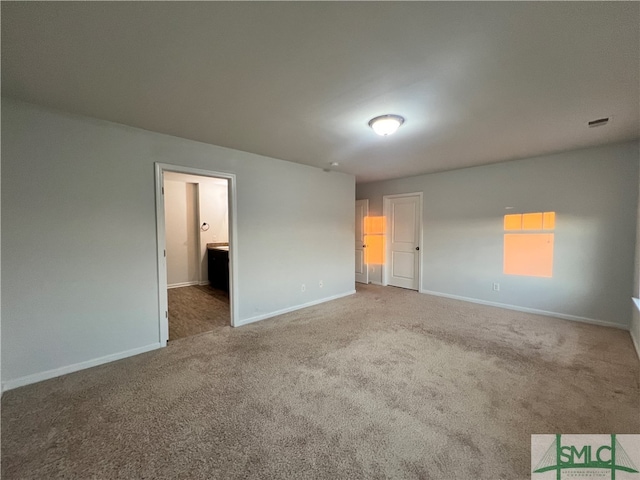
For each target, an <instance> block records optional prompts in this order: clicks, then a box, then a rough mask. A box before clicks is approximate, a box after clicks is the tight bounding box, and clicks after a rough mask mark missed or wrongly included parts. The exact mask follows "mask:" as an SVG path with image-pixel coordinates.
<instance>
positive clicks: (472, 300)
mask: <svg viewBox="0 0 640 480" xmlns="http://www.w3.org/2000/svg"><path fill="white" fill-rule="evenodd" d="M420 293H426V294H427V295H434V296H436V297H444V298H451V299H453V300H462V301H463V302H470V303H478V304H480V305H489V306H491V307H498V308H505V309H507V310H515V311H517V312H525V313H534V314H536V315H544V316H547V317H555V318H561V319H563V320H571V321H574V322H582V323H590V324H592V325H600V326H603V327H613V328H619V329H621V330H629V327H628V326H627V325H621V324H619V323H614V322H608V321H606V320H598V319H595V318H588V317H579V316H577V315H568V314H566V313H557V312H549V311H547V310H538V309H537V308H528V307H519V306H517V305H509V304H507V303H498V302H490V301H488V300H479V299H477V298H470V297H462V296H460V295H451V294H449V293H440V292H433V291H431V290H420Z"/></svg>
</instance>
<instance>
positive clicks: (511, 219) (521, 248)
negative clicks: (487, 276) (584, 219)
mask: <svg viewBox="0 0 640 480" xmlns="http://www.w3.org/2000/svg"><path fill="white" fill-rule="evenodd" d="M555 223H556V214H555V212H536V213H524V214H512V215H505V216H504V230H505V233H504V265H503V272H504V274H505V275H522V276H528V277H546V278H551V277H552V276H553V244H554V234H553V233H550V231H553V230H554V229H555Z"/></svg>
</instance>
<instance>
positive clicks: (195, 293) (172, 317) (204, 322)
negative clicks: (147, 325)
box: [167, 285, 231, 341]
mask: <svg viewBox="0 0 640 480" xmlns="http://www.w3.org/2000/svg"><path fill="white" fill-rule="evenodd" d="M167 297H168V301H169V341H173V340H177V339H179V338H184V337H190V336H191V335H198V334H200V333H204V332H209V331H211V330H213V329H214V328H219V327H225V326H227V325H230V324H231V310H230V306H229V294H228V293H227V292H225V291H224V290H218V289H216V288H211V287H210V286H209V285H193V286H190V287H180V288H170V289H169V290H167Z"/></svg>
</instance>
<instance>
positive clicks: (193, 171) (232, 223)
mask: <svg viewBox="0 0 640 480" xmlns="http://www.w3.org/2000/svg"><path fill="white" fill-rule="evenodd" d="M164 172H176V173H186V174H190V175H199V176H201V177H215V178H224V179H226V180H228V186H229V190H228V192H229V193H228V203H229V303H230V306H231V326H232V327H235V326H236V325H237V324H238V312H239V308H238V305H239V299H238V296H239V295H238V275H237V272H236V268H237V265H238V249H237V244H238V226H237V211H236V176H235V174H233V173H226V172H215V171H212V170H202V169H199V168H191V167H183V166H180V165H171V164H168V163H158V162H156V163H155V182H156V185H155V187H156V188H155V190H156V240H157V252H156V253H157V259H158V263H157V265H158V308H159V310H158V313H159V317H158V333H159V338H160V343H161V344H162V345H163V346H165V345H166V344H167V341H168V340H169V302H168V298H167V258H166V248H167V243H166V231H165V224H164V194H163V190H162V187H163V174H164Z"/></svg>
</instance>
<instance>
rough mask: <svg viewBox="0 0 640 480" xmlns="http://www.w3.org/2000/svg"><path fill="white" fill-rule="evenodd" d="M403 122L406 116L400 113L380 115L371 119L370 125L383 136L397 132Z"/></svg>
mask: <svg viewBox="0 0 640 480" xmlns="http://www.w3.org/2000/svg"><path fill="white" fill-rule="evenodd" d="M403 123H404V118H402V117H401V116H400V115H380V116H379V117H376V118H372V119H371V120H369V126H370V127H371V128H372V129H373V131H374V132H376V133H377V134H378V135H381V136H383V137H386V136H387V135H391V134H394V133H396V130H398V128H400V125H402V124H403Z"/></svg>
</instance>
